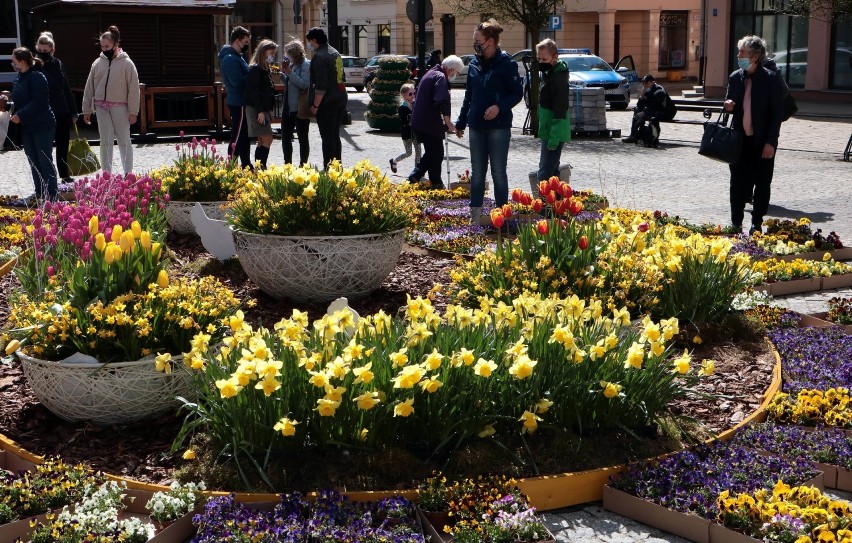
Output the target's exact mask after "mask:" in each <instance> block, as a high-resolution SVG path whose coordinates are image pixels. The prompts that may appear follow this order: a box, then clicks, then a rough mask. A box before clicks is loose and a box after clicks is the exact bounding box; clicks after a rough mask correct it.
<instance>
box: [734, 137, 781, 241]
mask: <svg viewBox="0 0 852 543" xmlns="http://www.w3.org/2000/svg"><path fill="white" fill-rule="evenodd" d="M762 154H763V146H762V145H760V146H758V145H757V144H756V143H755V141H754V137H750V136H745V137H744V139H743V152H742V155H741V156H740V161H739V162H737V163H736V164H731V165H730V169H731V224H733V225H734V226H739V225H742V223H743V217H744V215H745V211H744V209H745V205H746V202H748V201H749V200H750V199H751V198H752V194H753V195H754V207H753V208H752V212H751V224H752V225H753V226H760V225H761V224H762V223H763V217H764V216H765V215H766V213H767V211H768V210H769V193H770V186H771V185H772V174H773V173H774V172H775V157H774V156H773V157H772V158H763V157H762V156H761V155H762Z"/></svg>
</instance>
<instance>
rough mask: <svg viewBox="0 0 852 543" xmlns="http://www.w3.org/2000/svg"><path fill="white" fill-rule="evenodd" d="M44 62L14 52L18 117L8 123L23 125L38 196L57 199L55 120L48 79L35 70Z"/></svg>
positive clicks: (24, 50) (21, 51)
mask: <svg viewBox="0 0 852 543" xmlns="http://www.w3.org/2000/svg"><path fill="white" fill-rule="evenodd" d="M41 65H42V63H41V60H39V59H37V58H34V57H33V54H32V52H30V50H29V49H27V48H26V47H18V48H17V49H15V50H14V51H12V67H13V68H14V69H15V71H16V72H18V76H17V77H16V78H15V82H14V83H12V101H13V102H14V103H15V114H14V115H12V117H11V118H10V119H9V120H10V121H11V122H13V123H15V124H20V125H21V139H23V143H24V153H25V154H26V155H27V159H28V160H29V162H30V170H32V174H33V184H34V185H35V196H36V198H38V199H43V198H44V197H45V192H47V194H46V196H47V197H48V198H50V199H51V200H55V199H56V168H55V167H54V165H53V132H54V130H55V129H56V118H55V117H54V116H53V110H51V109H50V100H49V93H48V88H47V78H45V77H44V74H42V73H41V72H40V71H38V70H37V69H34V68H41Z"/></svg>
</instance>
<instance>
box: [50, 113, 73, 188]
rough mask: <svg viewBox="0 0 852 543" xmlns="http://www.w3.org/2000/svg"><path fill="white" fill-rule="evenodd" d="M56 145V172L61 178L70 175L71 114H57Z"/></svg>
mask: <svg viewBox="0 0 852 543" xmlns="http://www.w3.org/2000/svg"><path fill="white" fill-rule="evenodd" d="M53 142H54V144H55V145H56V172H57V173H58V174H59V178H60V179H65V178H67V177H70V176H69V175H68V145H69V144H70V143H71V116H70V115H66V116H60V115H57V116H56V133H55V134H54V135H53Z"/></svg>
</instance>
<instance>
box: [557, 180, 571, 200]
mask: <svg viewBox="0 0 852 543" xmlns="http://www.w3.org/2000/svg"><path fill="white" fill-rule="evenodd" d="M559 194H561V195H562V197H563V198H569V197H571V196H573V194H574V191H572V190H571V185H569V184H568V183H564V182H563V183H559Z"/></svg>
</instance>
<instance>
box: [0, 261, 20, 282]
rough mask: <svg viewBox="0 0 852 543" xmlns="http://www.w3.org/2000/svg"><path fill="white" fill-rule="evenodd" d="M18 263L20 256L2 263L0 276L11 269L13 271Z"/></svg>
mask: <svg viewBox="0 0 852 543" xmlns="http://www.w3.org/2000/svg"><path fill="white" fill-rule="evenodd" d="M17 263H18V257H15V258H10V259H9V260H7V261H6V262H4V263H3V264H2V265H0V277H3V276H4V275H6V274H7V273H9V272H10V271H12V268H14V267H15V264H17Z"/></svg>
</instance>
